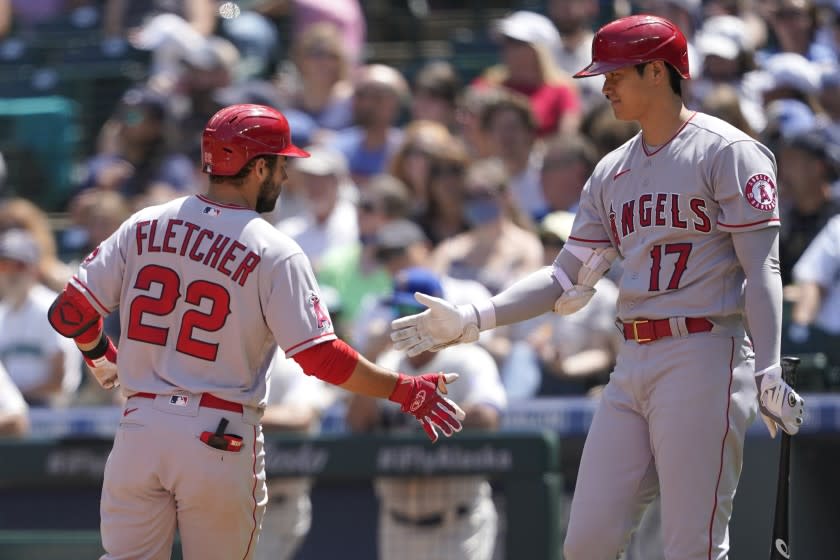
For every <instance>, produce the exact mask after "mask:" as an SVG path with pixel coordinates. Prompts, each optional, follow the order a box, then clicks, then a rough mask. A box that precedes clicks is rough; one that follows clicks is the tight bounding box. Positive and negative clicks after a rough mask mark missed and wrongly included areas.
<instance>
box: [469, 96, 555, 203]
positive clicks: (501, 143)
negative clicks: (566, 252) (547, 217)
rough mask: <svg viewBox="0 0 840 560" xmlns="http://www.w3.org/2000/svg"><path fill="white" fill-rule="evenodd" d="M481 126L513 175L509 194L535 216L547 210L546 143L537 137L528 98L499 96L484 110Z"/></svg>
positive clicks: (493, 149)
mask: <svg viewBox="0 0 840 560" xmlns="http://www.w3.org/2000/svg"><path fill="white" fill-rule="evenodd" d="M481 128H482V129H483V131H484V133H485V134H486V135H487V138H488V141H489V146H490V153H491V154H492V155H493V156H494V157H496V158H500V159H501V160H502V161H504V163H505V167H506V168H507V172H508V174H509V176H510V179H509V180H510V195H511V196H512V197H513V200H514V202H515V203H516V205H517V206H518V207H519V208H521V209H522V210H523V211H525V213H527V214H528V215H529V216H531V217H532V218H538V217H539V216H542V215H544V214H545V212H546V201H545V198H543V193H542V189H541V188H540V166H541V163H540V160H541V158H542V155H543V144H542V142H540V141H538V139H537V128H538V124H537V121H536V120H535V117H534V113H533V112H532V110H531V107H530V106H529V105H528V102H527V100H526V99H525V98H524V97H523V96H522V95H519V94H517V93H511V94H509V95H504V96H502V97H498V98H496V99H494V100H492V101H491V102H490V103H488V104H487V105H486V106H485V107H484V110H483V111H482V113H481Z"/></svg>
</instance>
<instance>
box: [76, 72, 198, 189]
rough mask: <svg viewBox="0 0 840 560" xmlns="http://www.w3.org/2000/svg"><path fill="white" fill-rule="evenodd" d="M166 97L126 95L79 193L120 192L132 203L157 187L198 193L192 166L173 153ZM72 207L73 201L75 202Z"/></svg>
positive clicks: (102, 135)
mask: <svg viewBox="0 0 840 560" xmlns="http://www.w3.org/2000/svg"><path fill="white" fill-rule="evenodd" d="M174 145H175V144H174V139H173V138H172V136H171V131H170V130H169V128H168V125H167V114H166V101H165V98H164V97H163V96H162V95H160V94H158V93H155V92H153V91H151V90H149V89H129V90H128V91H126V92H125V93H124V94H123V96H122V99H121V100H120V102H119V104H118V105H117V107H116V109H115V110H114V113H113V115H112V116H111V118H110V119H109V120H108V121H107V122H106V123H105V124H104V125H103V127H102V130H101V131H100V152H99V153H98V154H96V155H94V156H93V157H92V158H90V159H89V160H88V161H87V162H86V163H85V165H84V169H85V171H84V178H83V179H82V180H81V182H80V184H79V186H78V191H77V192H82V191H85V190H89V189H94V190H97V191H99V190H104V191H117V192H119V193H120V194H122V195H123V196H125V197H127V198H129V199H132V198H134V197H138V196H142V195H143V194H145V193H146V192H147V191H148V190H149V189H151V188H153V187H155V188H159V189H166V190H168V191H170V192H172V193H173V195H174V193H176V192H177V193H183V192H191V191H193V190H195V189H194V170H193V162H192V161H190V160H189V158H187V157H186V156H185V155H184V154H182V153H178V152H176V151H173V149H172V148H173V147H174ZM71 204H72V203H71Z"/></svg>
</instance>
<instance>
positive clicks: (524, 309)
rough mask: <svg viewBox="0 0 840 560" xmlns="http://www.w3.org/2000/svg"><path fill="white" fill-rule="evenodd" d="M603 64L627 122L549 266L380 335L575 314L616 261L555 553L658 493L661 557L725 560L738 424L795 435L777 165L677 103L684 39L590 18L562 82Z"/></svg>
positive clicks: (609, 559)
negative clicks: (607, 330)
mask: <svg viewBox="0 0 840 560" xmlns="http://www.w3.org/2000/svg"><path fill="white" fill-rule="evenodd" d="M600 74H603V75H604V76H605V82H604V85H603V88H602V91H603V94H604V96H605V97H606V98H607V100H608V101H609V103H610V104H611V106H612V109H613V112H614V114H615V116H616V118H618V119H620V120H632V121H637V122H638V123H639V124H640V125H641V132H640V133H639V134H637V135H636V136H635V137H633V138H632V139H630V140H629V141H628V142H626V143H625V144H624V145H623V146H621V147H619V148H617V149H616V150H614V151H613V152H611V153H609V154H607V155H606V156H605V157H604V158H603V159H602V160H601V161H600V162H599V163H598V165H597V167H596V169H595V170H594V172H593V173H592V175H591V177H590V178H589V181H588V182H587V184H586V186H585V188H584V191H583V194H582V195H581V200H580V209H579V211H578V213H577V215H576V217H575V221H574V225H573V227H572V233H571V236H570V237H569V239H568V242H567V243H566V245H565V246H564V248H563V249H562V250H561V251H560V253H559V254H558V256H557V258H556V260H555V261H554V264H553V265H552V266H550V267H546V268H545V269H543V270H540V271H538V272H536V273H534V274H532V275H530V276H528V277H526V278H524V279H522V280H520V281H519V282H517V283H516V284H514V285H513V286H511V287H510V288H508V289H507V290H505V291H503V292H501V293H499V294H497V295H496V296H494V297H493V298H491V299H490V300H488V301H485V302H483V303H479V304H476V305H474V306H457V307H456V306H453V305H451V304H449V303H448V302H446V301H443V300H440V299H434V298H429V297H427V296H424V295H422V294H418V295H417V296H416V297H417V299H418V300H419V301H421V302H422V303H425V304H426V305H427V306H428V307H429V309H427V310H425V311H423V312H422V313H420V314H418V315H413V316H410V317H405V318H402V319H398V320H396V321H395V322H394V323H393V327H394V331H393V332H392V338H393V339H394V341H395V342H396V343H397V347H398V348H403V349H407V350H408V352H409V353H410V354H416V353H419V352H422V351H424V350H427V349H436V348H442V347H444V346H447V345H449V344H454V343H458V342H465V341H472V340H475V339H476V338H477V337H478V333H479V331H482V330H486V329H490V328H493V327H495V326H498V325H508V324H511V323H516V322H519V321H523V320H525V319H528V318H531V317H534V316H536V315H539V314H541V313H544V312H546V311H549V310H553V311H554V312H556V313H573V312H574V311H576V310H578V309H580V308H581V307H582V306H583V305H585V304H586V303H587V302H588V301H589V299H590V298H591V297H592V294H593V293H594V288H593V286H594V285H595V282H596V281H597V280H598V278H600V277H601V276H602V275H603V274H604V272H605V271H606V270H607V269H608V268H609V267H610V263H611V262H612V260H613V259H615V258H616V256H617V255H621V257H622V258H623V259H624V273H623V275H622V277H621V279H620V283H619V299H618V321H619V323H618V326H619V328H620V329H621V331H622V332H623V335H624V338H625V341H624V343H623V345H622V348H621V350H620V352H619V355H618V358H617V363H616V366H615V370H614V371H613V372H612V375H611V376H610V381H609V383H608V384H607V385H606V387H605V389H604V392H603V396H602V398H601V400H600V403H599V405H598V409H597V412H596V414H595V417H594V419H593V422H592V425H591V427H590V430H589V435H588V437H587V441H586V444H585V447H584V451H583V457H582V460H581V463H580V471H579V476H578V479H577V485H576V488H575V494H574V497H573V500H572V506H571V513H570V515H571V517H570V520H569V525H568V530H567V535H566V541H565V544H564V552H565V557H566V558H567V559H568V560H614V559H615V558H616V556H617V554H618V553H619V552H620V551H621V550H622V549H623V548H624V546H625V544H626V543H627V540H628V537H629V535H630V534H631V533H632V531H633V529H634V527H635V526H636V524H637V522H638V519H639V517H640V515H641V513H642V511H643V510H644V507H645V505H646V503H648V502H650V501H651V500H652V499H653V498H654V497H655V496H656V495H657V494H659V495H660V497H661V507H662V540H663V545H664V557H665V558H666V559H668V560H701V559H703V560H713V559H715V560H721V559H725V558H727V554H728V550H729V538H728V523H729V518H730V514H731V513H732V501H733V496H734V495H735V488H736V485H737V483H738V478H739V475H740V472H741V457H742V452H743V445H744V434H745V432H746V431H747V428H748V426H749V425H750V424H751V423H752V421H753V419H754V417H755V414H756V412H757V411H760V413H761V415H762V417H763V418H764V421H765V422H766V424H767V427H768V429H769V430H770V432H771V434H773V435H775V433H776V430H777V429H779V428H781V429H782V430H784V431H785V432H787V433H789V434H795V433H796V432H797V431H798V430H799V426H800V424H801V423H802V416H803V412H804V404H803V401H802V399H801V398H800V397H799V395H797V394H796V392H795V391H794V390H793V389H791V387H790V386H788V385H787V383H785V382H784V381H783V380H782V377H781V367H780V340H781V324H782V283H781V279H780V276H779V259H778V251H779V249H778V231H779V209H778V198H777V189H776V164H775V160H774V157H773V154H772V153H771V152H770V150H768V149H767V148H766V147H764V146H763V145H761V144H760V143H758V142H757V141H755V140H754V139H753V138H751V137H749V136H747V135H746V134H744V133H743V132H741V131H740V130H738V129H736V128H734V127H732V126H731V125H729V124H727V123H725V122H724V121H722V120H719V119H717V118H714V117H711V116H709V115H704V114H702V113H696V112H693V111H689V110H688V109H686V107H685V106H684V105H683V103H682V98H681V95H680V93H681V89H680V88H681V82H682V80H684V79H687V78H688V77H689V68H688V54H687V50H686V40H685V37H684V36H683V34H682V32H681V31H680V30H679V29H678V28H677V27H676V26H675V25H674V24H673V23H671V22H670V21H668V20H666V19H663V18H660V17H655V16H649V15H639V16H632V17H627V18H622V19H619V20H616V21H613V22H611V23H609V24H607V25H605V26H604V27H602V28H601V29H600V30H599V31H598V32H597V33H596V35H595V38H594V42H593V45H592V63H591V64H590V65H589V66H587V67H586V68H584V69H583V70H581V71H580V72H579V73H578V74H577V75H576V77H578V78H582V77H586V76H595V75H600ZM747 325H748V326H749V335H748V334H747V328H746V327H747Z"/></svg>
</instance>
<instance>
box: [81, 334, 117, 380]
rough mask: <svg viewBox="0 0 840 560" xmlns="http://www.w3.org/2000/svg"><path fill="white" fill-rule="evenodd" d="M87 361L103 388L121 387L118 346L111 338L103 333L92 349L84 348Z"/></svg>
mask: <svg viewBox="0 0 840 560" xmlns="http://www.w3.org/2000/svg"><path fill="white" fill-rule="evenodd" d="M82 355H84V357H85V363H86V364H87V366H88V367H89V368H90V371H91V372H92V373H93V375H94V377H96V380H97V381H98V382H99V384H100V385H101V386H102V388H103V389H113V388H114V387H119V385H120V382H119V380H118V379H117V348H116V346H114V343H113V342H111V339H110V338H108V337H107V336H105V335H104V334H103V335H102V338H101V340H100V341H99V344H97V345H96V347H95V348H92V349H90V350H83V351H82Z"/></svg>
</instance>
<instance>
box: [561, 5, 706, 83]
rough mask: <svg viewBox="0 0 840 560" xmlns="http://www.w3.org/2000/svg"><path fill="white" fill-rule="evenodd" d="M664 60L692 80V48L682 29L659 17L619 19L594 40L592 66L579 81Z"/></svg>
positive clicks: (602, 30)
mask: <svg viewBox="0 0 840 560" xmlns="http://www.w3.org/2000/svg"><path fill="white" fill-rule="evenodd" d="M654 60H662V61H665V62H667V63H668V64H670V65H671V66H673V67H674V68H675V69H676V71H677V72H678V73H679V74H680V76H682V77H683V78H685V79H686V80H688V79H689V78H690V77H691V76H690V75H689V73H688V48H687V46H686V40H685V35H683V33H682V31H680V28H679V27H677V26H676V25H674V24H673V23H672V22H670V21H668V20H667V19H665V18H663V17H659V16H650V15H638V16H630V17H625V18H621V19H617V20H615V21H613V22H610V23H608V24H606V25H605V26H603V27H602V28H601V29H599V30H598V32H597V33H595V38H594V39H593V40H592V62H591V63H590V64H589V66H587V67H586V68H584V69H583V70H581V71H580V72H578V73H577V74H575V78H585V77H587V76H597V75H598V74H605V73H607V72H612V71H613V70H618V69H619V68H623V67H625V66H635V65H636V64H641V63H643V62H652V61H654Z"/></svg>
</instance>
